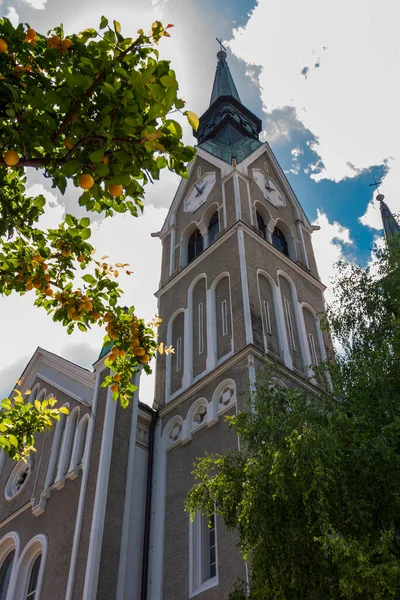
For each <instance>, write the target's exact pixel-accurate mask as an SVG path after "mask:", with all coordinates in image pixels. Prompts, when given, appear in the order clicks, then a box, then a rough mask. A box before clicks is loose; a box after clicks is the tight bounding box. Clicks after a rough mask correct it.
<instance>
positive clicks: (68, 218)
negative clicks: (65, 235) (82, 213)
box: [65, 214, 76, 227]
mask: <svg viewBox="0 0 400 600" xmlns="http://www.w3.org/2000/svg"><path fill="white" fill-rule="evenodd" d="M65 222H66V224H67V225H68V226H69V227H75V225H76V219H75V217H73V216H72V215H68V214H67V215H65Z"/></svg>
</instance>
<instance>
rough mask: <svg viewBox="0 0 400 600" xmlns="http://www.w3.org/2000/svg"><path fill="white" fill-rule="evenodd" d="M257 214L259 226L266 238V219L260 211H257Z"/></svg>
mask: <svg viewBox="0 0 400 600" xmlns="http://www.w3.org/2000/svg"><path fill="white" fill-rule="evenodd" d="M256 215H257V227H258V229H259V231H260V233H261V235H262V236H263V238H264V239H266V225H265V223H264V219H263V218H262V216H261V215H260V213H259V212H258V210H257V212H256Z"/></svg>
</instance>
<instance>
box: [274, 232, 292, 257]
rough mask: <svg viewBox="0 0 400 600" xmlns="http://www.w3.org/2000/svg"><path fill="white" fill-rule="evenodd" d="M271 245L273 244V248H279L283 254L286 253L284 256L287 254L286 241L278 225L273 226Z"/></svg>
mask: <svg viewBox="0 0 400 600" xmlns="http://www.w3.org/2000/svg"><path fill="white" fill-rule="evenodd" d="M272 245H273V246H275V248H278V250H280V251H281V252H282V253H283V254H286V256H289V247H288V243H287V241H286V238H285V236H284V235H283V233H282V231H281V230H280V229H279V228H278V227H275V229H274V232H273V234H272Z"/></svg>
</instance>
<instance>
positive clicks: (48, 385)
mask: <svg viewBox="0 0 400 600" xmlns="http://www.w3.org/2000/svg"><path fill="white" fill-rule="evenodd" d="M217 58H218V64H217V70H216V75H215V80H214V85H213V89H212V94H211V101H210V106H209V108H208V109H207V110H206V111H205V113H204V114H203V115H202V117H201V118H200V126H199V128H198V131H197V132H196V133H195V136H196V138H197V154H196V157H195V160H194V161H193V162H192V164H191V165H190V168H189V177H188V179H182V181H181V182H180V185H179V187H178V190H177V192H176V194H175V197H174V199H173V201H172V204H171V207H170V210H169V213H168V216H167V218H166V220H165V223H164V225H163V227H162V229H161V231H159V232H157V233H155V234H154V235H155V236H157V237H159V239H160V242H161V244H162V267H161V277H160V285H159V289H158V291H157V292H156V296H157V298H158V312H159V314H160V316H161V317H162V319H163V321H162V324H161V326H160V332H159V335H160V339H162V340H163V341H164V342H165V343H166V344H167V345H172V346H173V347H174V349H175V353H174V354H170V355H168V356H167V357H165V356H162V357H160V358H159V359H158V361H157V365H156V385H155V395H154V404H153V408H150V407H149V406H147V405H145V404H143V403H141V402H140V401H139V396H140V387H139V392H137V393H136V395H135V397H134V399H133V401H132V402H131V403H130V405H129V408H128V409H125V410H124V409H122V408H121V407H120V406H119V405H118V404H117V403H116V402H114V401H113V400H112V397H111V392H110V390H109V389H108V388H102V387H100V386H101V383H102V381H103V380H104V378H105V376H106V375H107V374H108V369H107V368H106V367H105V365H104V359H105V356H103V355H102V354H101V355H100V357H99V360H98V361H97V362H96V363H95V364H94V365H93V369H92V370H87V369H84V368H82V367H81V366H79V365H77V364H73V363H71V362H69V361H67V360H65V359H63V358H61V357H59V356H56V355H54V354H51V353H50V352H47V351H45V350H43V349H41V348H38V349H37V351H36V352H35V354H34V355H33V357H32V358H31V360H30V362H29V364H28V365H27V367H26V369H25V371H24V373H23V377H24V382H23V388H24V389H25V390H26V389H28V388H29V389H32V394H31V396H30V397H31V398H32V399H34V398H39V399H43V398H46V397H48V396H53V395H54V396H55V397H56V398H57V400H58V406H62V405H65V406H67V407H68V408H69V415H68V416H66V415H63V416H62V418H61V420H60V422H58V423H57V425H56V426H55V427H54V429H53V430H52V431H46V432H44V433H42V434H40V435H38V436H37V439H36V448H37V452H36V453H34V454H32V456H31V458H30V460H29V461H28V462H27V463H24V462H22V461H21V462H19V463H17V464H16V463H14V462H13V461H12V460H10V459H8V458H5V457H4V456H2V458H1V459H0V600H64V599H65V600H113V599H116V600H188V599H190V598H194V597H196V598H198V599H199V600H222V599H224V598H227V596H228V594H229V592H230V591H231V590H232V586H233V583H234V581H235V579H236V578H238V577H239V578H241V579H243V580H246V577H247V570H246V564H245V562H244V561H243V560H242V558H241V556H240V553H239V551H238V549H237V547H236V542H237V539H236V537H235V535H234V534H233V533H232V532H228V531H227V530H226V528H225V526H224V523H223V521H222V520H221V519H220V518H215V517H212V518H211V520H210V521H207V519H205V518H204V517H201V516H200V515H198V516H196V518H195V520H194V521H193V522H191V521H190V519H189V515H188V513H186V512H185V511H184V501H185V498H186V495H187V493H188V491H189V490H190V488H191V487H192V485H193V483H194V481H193V476H192V475H191V471H192V470H193V463H194V461H195V459H196V457H199V456H202V455H203V454H204V453H205V452H210V453H218V452H224V451H227V450H231V449H233V448H235V447H237V446H238V444H239V440H238V438H237V437H236V435H235V434H234V433H232V432H230V431H229V430H228V427H227V424H226V422H225V419H224V417H225V416H226V415H232V414H235V412H236V411H238V410H241V409H245V408H246V407H247V405H248V401H249V399H250V397H251V393H252V390H253V389H254V385H255V381H256V373H257V370H258V369H261V368H262V367H263V365H264V364H265V362H267V363H269V364H272V365H273V366H274V367H275V372H276V376H277V378H278V379H279V381H280V383H281V384H282V385H286V386H300V387H302V388H305V389H311V390H317V386H318V381H317V378H316V376H315V375H314V372H313V365H316V364H318V363H319V362H320V361H321V360H324V359H325V358H326V348H329V340H328V339H327V338H326V337H325V333H324V332H322V330H321V327H320V322H319V315H320V314H321V313H323V312H324V298H323V294H324V289H325V288H324V285H323V283H321V281H320V278H319V275H318V271H317V266H316V261H315V257H314V252H313V247H312V242H311V238H312V233H313V229H314V228H313V226H312V225H311V224H310V222H309V220H308V219H307V217H306V215H305V213H304V211H303V209H302V207H301V206H300V204H299V202H298V200H297V198H296V196H295V193H294V191H293V190H292V188H291V186H290V185H289V183H288V181H287V179H286V177H285V175H284V173H283V171H282V169H281V167H280V166H279V164H278V162H277V160H276V158H275V156H274V154H273V153H272V151H271V148H270V146H269V145H268V143H262V142H261V141H260V140H259V134H260V132H261V129H262V124H261V120H260V119H259V118H258V117H257V116H256V115H254V114H253V113H252V112H250V111H249V110H248V109H247V108H246V107H245V106H243V104H242V103H241V101H240V97H239V94H238V91H237V89H236V86H235V84H234V81H233V79H232V76H231V73H230V71H229V67H228V64H227V60H226V53H225V52H224V51H223V50H222V49H221V50H220V52H218V54H217ZM385 207H386V209H387V206H386V205H385ZM386 209H385V210H386ZM387 210H389V209H387ZM392 219H393V217H392ZM386 222H387V223H390V224H391V225H393V222H392V221H391V219H390V211H389V214H386ZM137 383H139V377H137Z"/></svg>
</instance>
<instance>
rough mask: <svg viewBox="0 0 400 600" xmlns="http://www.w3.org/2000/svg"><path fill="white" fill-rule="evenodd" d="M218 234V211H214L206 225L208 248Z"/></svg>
mask: <svg viewBox="0 0 400 600" xmlns="http://www.w3.org/2000/svg"><path fill="white" fill-rule="evenodd" d="M218 232H219V220H218V211H216V212H215V213H214V214H213V216H212V217H211V219H210V222H209V224H208V245H209V246H210V245H211V244H212V243H213V242H215V238H216V237H217V234H218Z"/></svg>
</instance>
